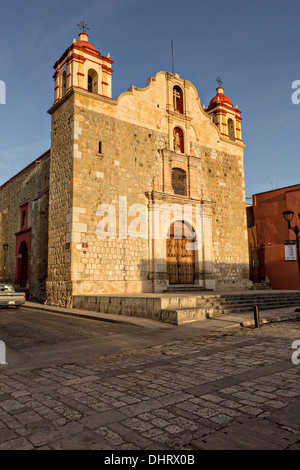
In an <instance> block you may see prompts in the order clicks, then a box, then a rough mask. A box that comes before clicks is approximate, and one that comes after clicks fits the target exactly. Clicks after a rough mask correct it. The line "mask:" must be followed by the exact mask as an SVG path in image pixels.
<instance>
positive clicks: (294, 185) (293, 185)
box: [252, 183, 300, 197]
mask: <svg viewBox="0 0 300 470" xmlns="http://www.w3.org/2000/svg"><path fill="white" fill-rule="evenodd" d="M296 186H300V183H298V184H292V185H291V186H283V187H282V188H276V189H270V190H269V191H262V192H261V193H255V194H252V197H254V196H259V195H260V194H267V193H273V192H275V191H281V190H282V189H287V190H289V189H290V188H295V187H296Z"/></svg>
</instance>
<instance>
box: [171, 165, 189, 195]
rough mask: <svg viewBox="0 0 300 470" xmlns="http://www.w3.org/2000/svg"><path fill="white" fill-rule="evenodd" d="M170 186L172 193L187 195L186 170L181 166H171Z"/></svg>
mask: <svg viewBox="0 0 300 470" xmlns="http://www.w3.org/2000/svg"><path fill="white" fill-rule="evenodd" d="M172 187H173V191H174V194H179V195H180V196H186V195H187V187H186V172H185V171H184V170H182V169H181V168H173V170H172Z"/></svg>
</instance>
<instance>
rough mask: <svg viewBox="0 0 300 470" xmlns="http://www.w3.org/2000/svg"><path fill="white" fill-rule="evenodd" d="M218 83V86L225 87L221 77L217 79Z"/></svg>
mask: <svg viewBox="0 0 300 470" xmlns="http://www.w3.org/2000/svg"><path fill="white" fill-rule="evenodd" d="M216 82H217V84H218V86H222V85H223V82H222V80H221V78H220V77H217V78H216Z"/></svg>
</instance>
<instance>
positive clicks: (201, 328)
mask: <svg viewBox="0 0 300 470" xmlns="http://www.w3.org/2000/svg"><path fill="white" fill-rule="evenodd" d="M24 307H26V308H29V309H37V310H41V311H45V312H52V313H59V314H62V315H71V316H74V317H82V318H89V319H92V320H99V321H106V322H112V323H120V324H122V323H125V324H132V325H137V326H142V327H146V328H150V329H164V330H171V331H172V330H174V329H179V328H180V329H181V330H194V331H195V333H197V334H198V332H199V333H200V332H202V334H207V333H209V332H210V331H222V330H224V329H227V328H240V327H252V326H254V324H255V323H254V314H253V312H246V313H234V314H224V315H220V316H218V317H213V318H207V319H206V320H201V321H198V322H192V323H187V324H185V325H180V326H175V325H171V324H168V323H163V322H158V321H155V320H151V319H148V318H142V317H133V316H126V315H112V314H109V313H101V312H94V311H91V310H81V309H75V308H74V309H73V308H72V309H71V308H70V309H69V308H64V307H53V306H50V305H44V304H41V303H38V302H30V301H26V304H25V305H24ZM259 315H260V321H261V324H262V325H263V324H267V323H273V322H279V321H285V320H294V319H297V318H300V312H297V311H296V307H295V306H293V307H285V308H276V309H272V310H261V311H260V314H259Z"/></svg>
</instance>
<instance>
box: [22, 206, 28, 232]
mask: <svg viewBox="0 0 300 470" xmlns="http://www.w3.org/2000/svg"><path fill="white" fill-rule="evenodd" d="M26 227H27V217H26V211H25V210H23V212H22V222H21V228H26Z"/></svg>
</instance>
